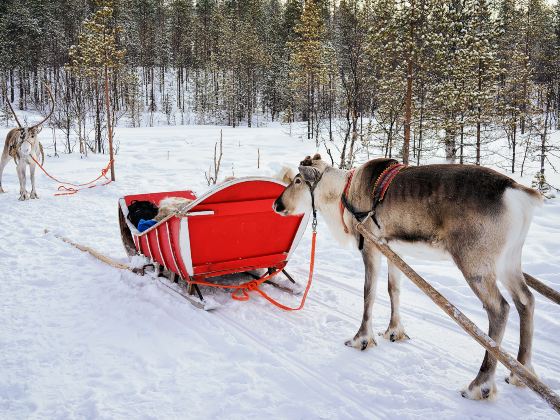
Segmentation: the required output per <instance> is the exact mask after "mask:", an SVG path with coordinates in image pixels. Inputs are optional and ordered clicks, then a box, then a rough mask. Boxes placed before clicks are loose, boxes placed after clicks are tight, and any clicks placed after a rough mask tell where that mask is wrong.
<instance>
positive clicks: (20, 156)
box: [0, 127, 44, 201]
mask: <svg viewBox="0 0 560 420" xmlns="http://www.w3.org/2000/svg"><path fill="white" fill-rule="evenodd" d="M39 131H40V128H37V127H32V128H13V129H12V130H10V131H9V132H8V135H7V136H6V141H5V142H4V150H3V152H2V156H1V158H0V193H3V192H5V191H4V189H3V188H2V174H3V172H4V168H5V167H6V165H7V164H8V162H9V161H10V159H14V162H15V163H16V171H17V175H18V179H19V185H20V190H19V200H20V201H23V200H27V199H28V198H39V196H38V195H37V190H36V189H35V165H36V164H35V161H34V160H33V159H31V157H33V158H35V160H37V161H39V158H40V156H42V157H43V159H44V155H43V150H42V147H41V144H40V143H39V141H38V140H37V134H38V133H39ZM27 166H29V175H30V179H31V193H28V192H27V189H26V169H27Z"/></svg>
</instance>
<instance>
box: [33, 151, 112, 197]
mask: <svg viewBox="0 0 560 420" xmlns="http://www.w3.org/2000/svg"><path fill="white" fill-rule="evenodd" d="M31 159H33V161H34V162H35V163H36V164H37V166H39V168H40V169H41V170H42V171H43V172H44V174H45V175H46V176H48V177H49V178H50V179H52V180H53V181H55V182H58V183H59V184H61V185H59V186H58V188H57V190H58V191H61V192H59V193H56V194H55V195H56V196H58V195H72V194H76V193H77V192H78V191H80V190H83V189H86V188H95V187H101V186H104V185H108V184H110V183H111V182H113V181H112V180H111V179H109V178H108V177H107V172H109V169H110V168H111V163H112V162H113V161H112V160H110V161H109V163H107V166H105V168H103V169H102V170H101V174H100V175H99V176H98V177H97V178H95V179H94V180H92V181H89V182H84V183H83V184H73V183H71V182H64V181H61V180H59V179H57V178H55V177H54V176H52V175H51V174H49V173H48V172H47V171H46V169H45V168H43V165H42V164H40V163H39V162H38V161H37V160H36V159H35V158H34V157H33V156H31ZM101 178H105V179H106V180H107V181H106V182H102V183H101V184H94V183H95V182H97V181H98V180H100V179H101ZM80 187H84V188H80Z"/></svg>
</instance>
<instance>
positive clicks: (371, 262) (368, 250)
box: [345, 243, 380, 350]
mask: <svg viewBox="0 0 560 420" xmlns="http://www.w3.org/2000/svg"><path fill="white" fill-rule="evenodd" d="M379 257H380V254H379V251H378V250H377V249H376V248H374V246H373V245H369V244H367V243H365V244H364V249H363V250H362V259H363V260H364V268H365V283H364V313H363V316H362V324H361V325H360V328H359V330H358V332H357V333H356V335H355V336H354V338H353V339H351V340H348V341H347V342H346V343H345V344H346V345H347V346H348V347H354V348H356V349H360V350H365V349H367V348H368V347H373V346H376V345H377V343H376V341H375V338H374V335H373V322H372V313H371V312H372V308H373V302H374V300H375V292H376V288H377V270H378V267H379V262H380V258H379Z"/></svg>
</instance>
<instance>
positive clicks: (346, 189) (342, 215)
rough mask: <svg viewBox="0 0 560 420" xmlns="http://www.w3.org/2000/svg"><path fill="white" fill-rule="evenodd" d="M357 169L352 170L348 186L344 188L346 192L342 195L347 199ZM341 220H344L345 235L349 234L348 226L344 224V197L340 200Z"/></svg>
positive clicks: (349, 173)
mask: <svg viewBox="0 0 560 420" xmlns="http://www.w3.org/2000/svg"><path fill="white" fill-rule="evenodd" d="M354 171H355V169H350V171H349V172H348V179H347V180H346V185H345V186H344V192H343V193H342V194H343V195H344V196H345V197H348V190H349V189H350V184H351V183H352V177H353V176H354ZM340 220H342V226H344V233H348V232H349V230H348V226H346V223H344V203H343V202H342V197H341V200H340Z"/></svg>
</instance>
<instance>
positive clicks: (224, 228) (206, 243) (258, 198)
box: [187, 178, 309, 275]
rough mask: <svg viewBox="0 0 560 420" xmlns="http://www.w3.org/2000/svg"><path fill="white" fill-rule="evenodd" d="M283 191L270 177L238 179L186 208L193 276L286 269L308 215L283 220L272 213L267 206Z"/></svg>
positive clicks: (270, 207) (283, 186)
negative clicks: (237, 269) (242, 269)
mask: <svg viewBox="0 0 560 420" xmlns="http://www.w3.org/2000/svg"><path fill="white" fill-rule="evenodd" d="M284 189H285V184H283V183H282V182H279V181H276V180H274V179H272V178H240V179H235V180H232V181H229V182H227V183H224V184H222V185H219V186H217V187H216V188H214V189H212V190H210V191H209V192H208V193H206V194H204V195H203V196H202V197H200V198H198V199H197V200H195V201H194V202H193V203H191V205H189V207H188V210H187V211H188V213H192V214H193V217H187V219H188V231H189V241H190V251H191V260H192V266H193V269H194V273H195V275H196V274H197V273H207V272H213V271H220V270H222V269H225V270H228V269H229V268H230V267H232V266H234V265H239V266H241V265H246V266H248V267H251V266H254V267H255V268H264V267H277V266H278V265H282V266H283V265H285V262H286V261H287V260H288V258H289V256H290V254H291V252H292V251H293V250H294V248H295V246H296V245H297V242H298V241H299V239H300V237H301V235H302V234H303V231H304V230H305V226H306V225H307V220H308V217H309V215H308V214H306V215H299V216H288V217H283V216H280V215H279V214H277V213H275V212H274V210H273V209H272V204H273V203H274V200H276V198H277V197H278V196H279V195H280V194H281V193H282V191H284ZM201 212H204V213H206V212H210V214H208V213H206V215H204V213H201ZM197 213H198V214H200V215H199V216H195V215H196V214H197Z"/></svg>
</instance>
